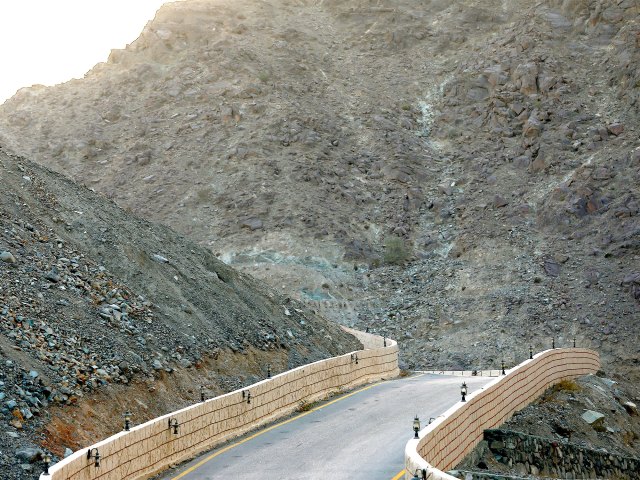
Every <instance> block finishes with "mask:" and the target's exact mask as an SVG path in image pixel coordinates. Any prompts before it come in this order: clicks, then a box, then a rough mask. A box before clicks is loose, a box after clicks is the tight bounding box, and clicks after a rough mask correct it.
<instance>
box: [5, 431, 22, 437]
mask: <svg viewBox="0 0 640 480" xmlns="http://www.w3.org/2000/svg"><path fill="white" fill-rule="evenodd" d="M5 433H6V434H7V437H11V438H18V437H20V435H18V434H17V433H16V432H5Z"/></svg>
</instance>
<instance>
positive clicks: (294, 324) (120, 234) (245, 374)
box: [0, 151, 359, 478]
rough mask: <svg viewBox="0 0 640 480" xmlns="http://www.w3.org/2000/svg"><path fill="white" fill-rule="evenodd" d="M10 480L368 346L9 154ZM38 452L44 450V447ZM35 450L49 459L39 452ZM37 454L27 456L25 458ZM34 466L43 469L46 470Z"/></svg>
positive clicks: (6, 409) (3, 313)
mask: <svg viewBox="0 0 640 480" xmlns="http://www.w3.org/2000/svg"><path fill="white" fill-rule="evenodd" d="M0 183H1V184H2V189H1V190H0V219H1V221H2V223H1V225H2V229H1V230H0V332H1V333H2V334H1V335H0V352H2V362H0V401H1V403H0V409H1V413H2V415H1V418H2V422H1V423H2V430H3V432H2V435H3V437H2V447H1V453H2V454H1V455H0V466H1V468H2V470H3V472H4V473H3V475H4V474H5V473H6V475H13V476H7V477H5V476H3V477H2V478H27V477H28V478H32V475H29V472H31V471H32V470H33V471H34V472H35V471H36V470H37V469H38V468H39V467H38V466H37V464H36V465H34V464H33V462H34V461H35V460H37V459H36V458H31V457H30V456H29V455H26V454H25V455H26V456H25V455H20V454H18V452H19V450H17V449H18V448H19V447H33V446H34V444H35V446H36V447H37V446H44V447H48V448H51V449H52V451H53V452H55V454H56V455H62V454H63V453H64V449H65V448H72V449H76V448H78V447H80V446H85V445H87V444H90V443H92V442H94V441H95V440H96V439H98V438H102V437H104V436H106V435H108V434H111V433H113V432H114V431H117V430H119V429H120V420H117V421H116V422H114V420H113V419H114V418H115V419H120V418H121V417H122V413H123V412H124V411H126V410H130V411H131V412H133V414H134V418H135V422H136V423H140V422H142V421H144V420H146V419H149V418H153V417H155V416H158V415H160V414H164V413H166V412H169V411H171V410H174V409H177V408H178V407H182V406H184V405H187V404H190V403H194V402H196V401H198V400H199V398H200V386H201V385H202V386H204V387H205V392H206V395H208V396H214V395H217V394H220V393H222V392H225V391H229V390H232V389H235V388H238V387H240V386H242V385H245V384H249V383H253V382H254V381H256V380H258V379H261V378H264V377H265V376H266V373H267V366H268V365H271V369H272V371H274V372H277V371H283V370H287V369H289V368H291V367H293V366H294V365H300V364H304V363H308V362H310V361H315V360H318V359H321V358H327V357H329V356H334V355H336V354H340V353H346V352H348V351H353V350H354V349H358V348H359V343H358V342H357V341H356V340H355V339H354V338H353V337H351V336H350V335H346V334H345V333H344V332H343V331H342V330H341V329H340V328H338V327H337V325H335V324H333V323H330V322H327V321H326V320H323V319H321V318H319V317H317V316H315V315H313V314H312V313H310V312H308V311H306V310H305V309H304V308H302V306H301V305H299V304H298V303H297V302H296V301H295V300H291V299H289V298H288V297H286V296H285V295H282V294H279V293H276V292H274V291H273V290H271V289H269V288H267V287H265V286H264V285H262V284H260V283H259V282H257V281H256V280H254V279H252V278H250V277H248V276H246V275H244V274H241V273H238V272H236V271H234V270H233V269H231V268H229V267H227V266H226V265H224V264H223V263H222V262H220V261H219V260H217V259H216V258H215V257H214V256H213V254H212V253H211V252H210V251H209V250H208V249H206V248H203V247H200V246H197V245H196V244H195V243H193V242H191V241H190V240H188V239H186V238H185V237H182V236H181V235H179V234H176V233H175V232H174V231H172V230H170V229H168V228H166V227H161V226H157V225H153V224H151V223H148V222H146V221H143V220H141V219H139V218H137V217H134V216H133V215H131V214H129V213H127V212H125V211H124V210H122V209H120V208H119V207H117V206H116V205H115V204H114V203H113V202H111V201H109V200H107V199H105V198H103V197H101V196H99V195H97V194H95V193H93V192H91V191H89V190H88V189H86V188H84V187H79V186H77V185H75V184H74V183H72V182H71V181H70V180H68V179H67V178H65V177H63V176H61V175H59V174H56V173H53V172H51V171H49V170H47V169H45V168H43V167H40V166H38V165H36V164H33V163H31V162H29V161H27V160H25V159H22V158H19V157H14V156H10V155H7V154H5V153H4V152H3V151H0ZM32 453H33V452H32ZM33 454H34V455H36V456H37V453H33ZM27 457H28V458H27ZM34 469H35V470H34Z"/></svg>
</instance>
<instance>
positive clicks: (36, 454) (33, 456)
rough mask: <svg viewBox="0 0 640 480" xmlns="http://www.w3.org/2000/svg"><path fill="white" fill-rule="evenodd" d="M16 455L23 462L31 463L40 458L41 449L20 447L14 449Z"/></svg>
mask: <svg viewBox="0 0 640 480" xmlns="http://www.w3.org/2000/svg"><path fill="white" fill-rule="evenodd" d="M16 457H17V458H19V459H20V460H22V461H23V462H29V463H33V462H35V461H37V460H39V459H41V458H42V450H40V449H39V448H20V449H18V450H16Z"/></svg>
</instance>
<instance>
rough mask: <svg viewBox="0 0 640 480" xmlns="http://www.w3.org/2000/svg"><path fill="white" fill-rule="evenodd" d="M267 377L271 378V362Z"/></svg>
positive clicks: (268, 365)
mask: <svg viewBox="0 0 640 480" xmlns="http://www.w3.org/2000/svg"><path fill="white" fill-rule="evenodd" d="M267 378H271V364H270V363H269V364H267Z"/></svg>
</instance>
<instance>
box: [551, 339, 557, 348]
mask: <svg viewBox="0 0 640 480" xmlns="http://www.w3.org/2000/svg"><path fill="white" fill-rule="evenodd" d="M551 348H556V337H552V338H551Z"/></svg>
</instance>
